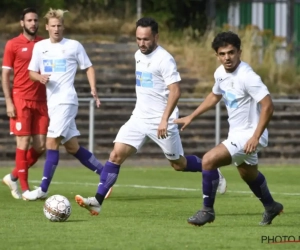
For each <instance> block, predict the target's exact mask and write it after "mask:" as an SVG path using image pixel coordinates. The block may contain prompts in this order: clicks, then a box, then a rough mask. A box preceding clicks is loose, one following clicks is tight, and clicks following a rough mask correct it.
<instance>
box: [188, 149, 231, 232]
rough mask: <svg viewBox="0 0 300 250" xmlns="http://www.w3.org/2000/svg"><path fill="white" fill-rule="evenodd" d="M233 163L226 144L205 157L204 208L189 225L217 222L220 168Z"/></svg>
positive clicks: (203, 168) (203, 173)
mask: <svg viewBox="0 0 300 250" xmlns="http://www.w3.org/2000/svg"><path fill="white" fill-rule="evenodd" d="M231 161H232V158H231V153H230V152H229V151H228V149H227V148H226V146H225V145H224V144H219V145H217V146H216V147H214V148H213V149H211V150H210V151H208V152H207V153H206V154H205V155H204V156H203V159H202V193H203V207H202V209H200V210H199V211H198V212H197V213H196V214H195V215H193V216H192V217H190V218H189V219H188V223H190V224H192V225H195V226H203V225H205V224H206V223H210V222H213V221H214V220H215V211H214V203H215V197H216V192H217V189H218V185H219V173H218V167H221V166H226V165H229V164H230V163H231Z"/></svg>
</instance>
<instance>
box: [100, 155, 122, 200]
mask: <svg viewBox="0 0 300 250" xmlns="http://www.w3.org/2000/svg"><path fill="white" fill-rule="evenodd" d="M119 171H120V165H117V164H114V163H112V162H109V161H107V162H106V163H105V165H104V168H103V170H102V174H101V176H100V183H99V185H98V190H97V194H96V196H95V197H96V199H97V201H98V202H99V204H100V205H101V204H102V202H103V200H104V197H105V195H106V194H107V192H108V190H109V189H110V188H111V187H112V186H113V185H114V184H115V182H116V181H117V178H118V175H119Z"/></svg>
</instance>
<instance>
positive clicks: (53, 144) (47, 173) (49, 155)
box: [22, 126, 62, 201]
mask: <svg viewBox="0 0 300 250" xmlns="http://www.w3.org/2000/svg"><path fill="white" fill-rule="evenodd" d="M49 127H50V126H49ZM61 140H62V137H56V138H51V137H47V139H46V160H45V164H44V170H43V177H42V181H41V184H40V186H39V187H38V188H37V189H35V190H33V191H27V192H25V193H23V194H22V198H23V200H27V201H34V200H37V199H45V198H47V195H48V189H49V186H50V183H51V181H52V178H53V176H54V173H55V170H56V167H57V165H58V162H59V150H58V149H59V145H60V143H61Z"/></svg>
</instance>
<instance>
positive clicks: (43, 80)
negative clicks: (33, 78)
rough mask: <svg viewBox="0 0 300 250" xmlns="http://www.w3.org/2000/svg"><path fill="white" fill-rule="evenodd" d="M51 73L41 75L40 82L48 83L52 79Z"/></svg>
mask: <svg viewBox="0 0 300 250" xmlns="http://www.w3.org/2000/svg"><path fill="white" fill-rule="evenodd" d="M50 76H51V75H41V77H40V83H42V84H47V83H48V82H49V80H50Z"/></svg>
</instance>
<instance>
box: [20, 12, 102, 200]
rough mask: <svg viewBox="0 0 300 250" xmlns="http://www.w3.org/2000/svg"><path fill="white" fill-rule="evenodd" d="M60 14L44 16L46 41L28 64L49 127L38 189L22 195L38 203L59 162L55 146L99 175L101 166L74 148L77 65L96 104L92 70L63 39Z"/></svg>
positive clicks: (77, 45)
mask: <svg viewBox="0 0 300 250" xmlns="http://www.w3.org/2000/svg"><path fill="white" fill-rule="evenodd" d="M64 12H65V11H63V10H53V9H50V10H49V11H48V13H47V14H46V16H45V18H46V21H47V23H46V29H47V30H48V32H49V39H45V40H42V41H40V42H38V43H36V44H35V46H34V48H33V54H32V58H31V62H30V64H29V67H28V69H29V71H30V73H29V74H30V78H31V79H32V80H34V81H39V82H41V83H42V84H45V85H46V88H47V105H48V114H49V118H50V124H49V127H48V133H47V140H46V149H47V155H46V161H45V165H44V173H43V178H42V182H41V185H40V187H39V188H37V189H36V190H33V191H31V192H30V191H28V192H25V193H23V199H24V200H36V199H42V198H45V197H46V196H47V191H48V187H49V185H50V182H51V180H52V178H53V175H54V171H55V169H56V166H57V165H58V161H59V145H60V144H63V145H64V146H65V148H66V151H67V152H68V153H70V154H72V155H74V157H76V158H77V159H78V160H79V161H80V162H81V163H82V164H83V165H84V166H86V167H87V168H89V169H90V170H92V171H94V172H95V173H97V174H99V175H100V174H101V172H102V169H103V166H102V165H101V163H100V162H99V161H98V160H97V159H96V158H95V156H94V155H93V154H92V153H91V152H89V151H88V150H86V149H85V148H83V147H81V146H80V145H79V144H78V140H77V136H79V135H80V133H79V131H78V130H77V127H76V123H75V117H76V115H77V111H78V98H77V93H76V90H75V87H74V80H75V74H76V71H77V67H78V65H79V67H80V69H82V70H86V74H87V78H88V81H89V84H90V87H91V94H92V96H93V97H94V99H95V101H96V105H97V107H99V106H100V100H99V98H98V96H97V91H96V77H95V70H94V68H93V66H92V63H91V61H90V59H89V58H88V56H87V54H86V52H85V50H84V48H83V46H82V45H81V44H80V43H79V42H78V41H75V40H71V39H66V38H64V37H63V30H64V25H63V24H64V22H63V21H64V19H63V15H64Z"/></svg>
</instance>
